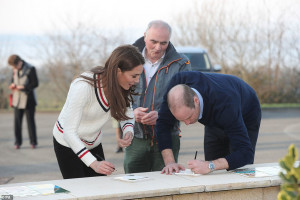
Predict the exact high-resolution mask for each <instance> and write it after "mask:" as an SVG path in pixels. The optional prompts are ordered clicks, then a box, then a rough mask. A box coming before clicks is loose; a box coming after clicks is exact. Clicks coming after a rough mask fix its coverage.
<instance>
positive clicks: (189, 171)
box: [174, 169, 200, 176]
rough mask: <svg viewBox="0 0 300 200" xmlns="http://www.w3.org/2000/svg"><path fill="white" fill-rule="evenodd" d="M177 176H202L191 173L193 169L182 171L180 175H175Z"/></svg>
mask: <svg viewBox="0 0 300 200" xmlns="http://www.w3.org/2000/svg"><path fill="white" fill-rule="evenodd" d="M174 174H175V175H183V176H200V174H195V173H194V172H192V171H191V169H185V170H180V171H179V172H178V173H174Z"/></svg>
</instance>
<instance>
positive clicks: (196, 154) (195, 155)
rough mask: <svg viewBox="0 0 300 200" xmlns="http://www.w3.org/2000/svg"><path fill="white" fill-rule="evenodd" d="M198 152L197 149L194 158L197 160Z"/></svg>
mask: <svg viewBox="0 0 300 200" xmlns="http://www.w3.org/2000/svg"><path fill="white" fill-rule="evenodd" d="M197 153H198V151H196V153H195V158H194V160H196V158H197Z"/></svg>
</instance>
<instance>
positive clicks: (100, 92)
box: [98, 81, 108, 107]
mask: <svg viewBox="0 0 300 200" xmlns="http://www.w3.org/2000/svg"><path fill="white" fill-rule="evenodd" d="M98 89H99V94H100V97H101V100H102V102H103V103H104V105H106V106H107V107H108V103H106V101H105V100H104V98H103V94H102V91H101V85H100V81H98Z"/></svg>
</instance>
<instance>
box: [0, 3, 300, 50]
mask: <svg viewBox="0 0 300 200" xmlns="http://www.w3.org/2000/svg"><path fill="white" fill-rule="evenodd" d="M195 1H197V2H198V3H199V2H200V3H201V2H203V0H0V53H1V46H4V45H6V46H9V49H8V50H6V51H9V52H15V53H20V54H24V53H28V50H27V49H26V50H24V48H25V47H26V46H28V40H29V39H28V37H25V38H24V36H22V37H20V35H29V36H31V35H43V34H45V33H48V32H51V31H53V30H63V28H66V21H67V22H68V23H69V22H71V23H73V24H78V22H82V23H84V24H85V25H89V24H91V25H93V26H96V27H97V28H99V29H100V30H102V29H101V28H102V27H103V30H112V29H116V28H117V29H121V30H126V31H128V30H130V36H131V37H132V38H137V37H139V36H141V35H143V33H144V31H145V28H146V26H147V24H148V22H150V21H151V20H154V19H162V20H165V21H167V22H169V23H170V25H171V26H174V24H172V23H174V20H172V19H173V17H174V16H176V13H179V12H186V11H189V10H190V9H191V8H192V7H194V6H195V4H194V3H195ZM205 1H206V2H209V1H211V2H212V3H215V4H218V2H225V6H227V7H228V9H230V10H231V11H230V12H233V13H237V16H236V19H237V20H243V19H240V18H239V17H238V13H239V12H243V9H245V8H246V7H248V8H249V7H250V10H251V11H252V10H253V11H254V12H253V13H257V12H255V11H257V10H262V12H267V13H269V14H270V15H271V18H272V17H274V16H275V17H274V19H278V18H277V17H276V14H278V13H282V10H285V9H286V10H288V12H287V13H288V14H289V16H290V17H289V18H287V23H293V20H295V19H296V18H293V15H295V14H297V13H299V10H300V0H251V1H246V0H205ZM266 8H267V9H266ZM287 8H288V9H287ZM298 15H299V14H298ZM298 19H299V17H298V18H297V20H298ZM245 20H247V19H245ZM297 23H298V22H297ZM128 42H133V40H132V41H128ZM3 44H4V45H3ZM7 44H9V45H7ZM22 49H23V50H22Z"/></svg>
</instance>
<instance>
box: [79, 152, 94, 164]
mask: <svg viewBox="0 0 300 200" xmlns="http://www.w3.org/2000/svg"><path fill="white" fill-rule="evenodd" d="M79 158H80V159H81V160H82V162H84V164H85V165H86V166H88V167H89V166H90V165H91V164H92V163H93V162H94V161H95V160H97V159H96V158H95V157H94V156H93V154H92V153H91V152H90V151H87V153H86V154H85V155H83V156H82V157H79Z"/></svg>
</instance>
